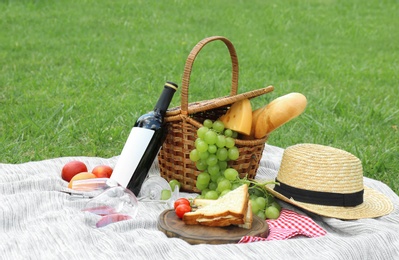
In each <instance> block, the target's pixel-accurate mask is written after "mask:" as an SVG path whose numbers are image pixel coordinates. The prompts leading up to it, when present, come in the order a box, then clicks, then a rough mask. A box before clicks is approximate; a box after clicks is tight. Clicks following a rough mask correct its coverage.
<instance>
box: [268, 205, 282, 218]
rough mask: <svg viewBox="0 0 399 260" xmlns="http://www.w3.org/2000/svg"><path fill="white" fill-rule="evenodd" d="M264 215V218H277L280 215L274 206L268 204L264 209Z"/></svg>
mask: <svg viewBox="0 0 399 260" xmlns="http://www.w3.org/2000/svg"><path fill="white" fill-rule="evenodd" d="M265 215H266V218H269V219H278V217H279V216H280V211H279V210H278V209H277V208H276V207H274V206H269V207H267V208H266V210H265Z"/></svg>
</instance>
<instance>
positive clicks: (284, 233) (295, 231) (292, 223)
mask: <svg viewBox="0 0 399 260" xmlns="http://www.w3.org/2000/svg"><path fill="white" fill-rule="evenodd" d="M266 222H267V224H269V236H268V237H267V238H262V237H253V236H244V237H242V238H241V240H240V241H239V242H238V243H250V242H256V241H271V240H286V239H289V238H291V237H295V236H299V235H302V236H306V237H320V236H324V235H325V234H326V233H327V232H326V231H325V230H324V229H323V228H322V227H320V226H319V225H317V224H316V222H314V221H313V220H312V219H311V218H309V217H307V216H304V215H300V214H298V213H296V212H294V211H292V210H288V209H282V210H281V213H280V217H279V218H278V219H275V220H271V219H268V220H266Z"/></svg>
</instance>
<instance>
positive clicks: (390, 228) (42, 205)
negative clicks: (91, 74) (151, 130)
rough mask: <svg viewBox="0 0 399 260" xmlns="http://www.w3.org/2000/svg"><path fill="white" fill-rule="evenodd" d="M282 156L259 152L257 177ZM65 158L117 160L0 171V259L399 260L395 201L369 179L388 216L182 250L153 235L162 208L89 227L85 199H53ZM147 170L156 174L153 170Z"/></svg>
mask: <svg viewBox="0 0 399 260" xmlns="http://www.w3.org/2000/svg"><path fill="white" fill-rule="evenodd" d="M282 153H283V149H281V148H278V147H274V146H270V145H266V147H265V151H264V154H263V157H262V161H261V164H260V167H259V171H258V173H257V178H259V179H272V178H274V177H275V176H276V174H277V170H278V168H279V165H280V160H281V156H282ZM71 159H77V160H81V161H83V162H85V163H86V164H87V165H88V168H93V167H94V166H96V165H99V164H108V165H110V166H112V167H113V166H114V165H115V163H116V161H117V157H113V158H109V159H103V158H93V157H73V158H71V157H68V158H56V159H49V160H44V161H38V162H29V163H23V164H0V258H1V259H68V260H70V259H96V260H100V259H157V260H160V259H173V260H175V259H318V260H319V259H384V260H385V259H399V197H398V196H397V195H396V194H395V193H394V192H393V191H392V190H391V189H390V188H389V187H387V186H386V185H385V184H383V183H381V182H379V181H376V180H372V179H369V178H364V182H365V184H366V185H368V186H369V187H372V188H375V189H377V190H379V191H380V192H382V193H384V194H386V195H387V196H388V197H389V198H390V199H391V200H392V202H393V203H394V207H395V210H394V212H393V213H392V214H390V215H388V216H384V217H381V218H377V219H362V220H356V221H342V220H338V219H333V218H323V217H320V216H317V215H309V216H310V217H311V218H312V219H313V220H314V221H316V223H317V224H319V225H320V226H321V227H323V228H324V229H325V230H326V231H327V234H326V235H325V236H323V237H319V238H308V237H295V238H291V239H288V240H280V241H262V242H253V243H248V244H226V245H207V244H201V245H190V244H188V243H186V242H185V241H183V240H181V239H178V238H168V237H167V236H166V235H165V234H164V233H162V232H161V231H159V230H158V229H157V219H158V216H159V214H160V213H161V212H162V211H163V210H164V208H163V207H162V206H157V205H155V204H151V203H140V206H139V212H138V215H137V217H136V218H134V219H132V220H128V221H121V222H117V223H114V224H111V225H108V226H106V227H103V228H98V229H97V228H93V227H92V226H91V225H90V223H91V222H90V215H88V214H87V213H86V214H85V213H84V212H82V211H81V209H82V208H83V207H84V205H85V203H86V202H87V199H79V200H71V198H70V196H69V195H68V194H66V193H63V192H60V191H65V190H67V189H66V187H67V183H66V182H64V181H63V180H62V179H61V177H60V173H61V168H62V166H63V165H64V164H65V163H66V162H68V161H70V160H71ZM151 171H152V174H157V173H158V165H157V163H154V165H153V167H152V169H151ZM183 195H184V194H183ZM186 195H187V196H190V194H186ZM281 205H283V207H286V208H289V209H292V210H294V211H296V212H298V213H300V214H303V215H305V213H304V212H302V211H300V210H298V209H296V208H293V207H291V206H290V205H287V204H284V203H281ZM93 217H94V216H93Z"/></svg>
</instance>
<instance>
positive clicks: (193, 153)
mask: <svg viewBox="0 0 399 260" xmlns="http://www.w3.org/2000/svg"><path fill="white" fill-rule="evenodd" d="M199 159H200V156H199V152H198V150H197V149H193V150H191V152H190V160H191V161H193V162H196V161H198V160H199Z"/></svg>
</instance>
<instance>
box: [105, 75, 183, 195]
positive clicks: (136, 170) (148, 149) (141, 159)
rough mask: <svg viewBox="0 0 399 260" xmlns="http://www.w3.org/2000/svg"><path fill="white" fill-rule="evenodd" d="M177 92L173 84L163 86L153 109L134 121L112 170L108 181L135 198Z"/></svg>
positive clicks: (159, 143) (162, 132) (164, 131)
mask: <svg viewBox="0 0 399 260" xmlns="http://www.w3.org/2000/svg"><path fill="white" fill-rule="evenodd" d="M176 90H177V85H176V84H175V83H172V82H166V83H165V86H164V88H163V91H162V94H161V96H160V97H159V99H158V101H157V103H156V105H155V107H154V110H153V111H151V112H149V113H147V114H144V115H142V116H140V117H139V118H138V119H137V121H136V122H135V124H134V126H133V128H132V130H131V132H130V134H129V137H128V139H127V141H126V143H125V146H124V147H123V149H122V152H121V154H120V156H119V159H118V161H117V163H116V165H115V167H114V170H113V173H112V175H111V179H113V180H115V181H116V182H117V183H119V185H121V186H123V187H125V188H128V189H129V190H131V191H132V192H133V193H134V194H135V195H136V196H138V195H139V193H140V189H141V186H142V184H143V182H144V180H145V179H146V177H147V175H148V171H149V170H150V168H151V166H152V164H153V162H154V160H155V157H156V156H157V154H158V152H159V150H160V148H161V146H162V144H163V142H164V141H165V139H166V134H167V133H166V128H165V127H164V117H165V113H166V110H167V109H168V107H169V104H170V102H171V100H172V97H173V94H174V93H175V92H176Z"/></svg>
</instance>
